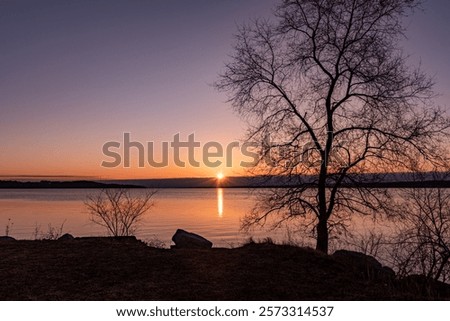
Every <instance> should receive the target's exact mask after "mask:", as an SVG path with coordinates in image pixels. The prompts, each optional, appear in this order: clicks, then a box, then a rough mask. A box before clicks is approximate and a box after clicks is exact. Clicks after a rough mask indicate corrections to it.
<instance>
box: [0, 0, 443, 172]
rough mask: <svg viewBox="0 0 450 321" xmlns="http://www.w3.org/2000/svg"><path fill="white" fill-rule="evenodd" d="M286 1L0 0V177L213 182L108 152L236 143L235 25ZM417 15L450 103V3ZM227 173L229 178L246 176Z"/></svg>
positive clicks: (421, 40)
mask: <svg viewBox="0 0 450 321" xmlns="http://www.w3.org/2000/svg"><path fill="white" fill-rule="evenodd" d="M275 3H277V1H275V0H164V1H163V0H148V1H144V0H130V1H125V0H123V1H114V0H107V1H64V0H56V1H46V0H40V1H32V0H29V1H21V0H14V1H13V0H11V1H9V0H7V1H5V0H0V44H1V50H0V137H1V142H0V175H75V176H83V175H86V176H99V177H104V178H113V177H175V176H177V177H186V176H212V175H214V174H215V172H216V169H214V170H212V169H208V168H203V167H202V168H199V169H192V168H191V169H185V170H180V169H176V170H175V169H174V168H166V169H162V170H159V171H156V170H153V169H149V168H147V169H142V170H136V169H118V170H106V169H102V168H101V167H100V162H101V161H102V160H104V159H105V157H104V156H103V155H102V152H101V147H102V145H103V144H104V143H105V142H107V141H111V140H117V141H121V140H122V134H123V132H130V133H131V136H132V139H134V140H138V141H141V142H146V141H149V140H155V141H157V142H160V141H161V140H170V139H171V138H172V137H173V135H174V134H176V133H180V135H181V137H182V138H186V137H187V135H189V134H191V133H195V134H196V138H197V139H198V140H200V141H202V142H207V141H213V140H214V141H219V142H222V143H228V142H231V141H233V140H236V139H241V138H242V137H243V136H244V132H245V124H244V123H243V122H241V121H240V120H239V118H238V117H237V116H236V115H234V114H233V112H232V111H231V109H230V106H229V105H227V104H226V103H224V101H225V96H224V95H223V94H219V93H217V92H216V91H215V90H214V89H213V88H212V87H211V86H210V84H211V83H212V82H214V81H215V80H216V78H217V74H218V73H219V72H220V70H221V68H222V67H223V63H224V61H226V60H227V54H228V53H230V52H231V44H232V40H233V38H232V35H233V33H234V32H235V31H236V24H240V23H242V22H244V21H247V20H248V19H249V18H255V17H258V16H268V15H270V12H271V8H272V7H273V4H275ZM424 9H425V11H424V12H417V13H416V14H415V15H414V16H413V17H411V18H409V19H408V26H409V27H408V32H407V35H408V40H405V43H404V47H405V49H406V51H407V52H409V53H411V54H412V61H413V62H418V61H419V59H420V60H421V62H422V66H423V68H424V69H425V70H426V71H427V72H428V73H429V74H431V75H435V79H436V82H437V84H436V87H435V89H436V91H437V92H438V93H440V94H441V96H440V97H439V98H438V100H437V101H438V102H439V103H440V104H442V105H444V106H448V102H449V101H450V89H449V88H450V76H449V75H450V65H449V59H450V58H449V57H450V41H449V38H448V33H449V32H450V3H449V2H448V1H444V0H432V1H431V0H430V1H427V2H426V3H425V5H424ZM235 173H237V172H236V171H235V170H228V172H227V173H226V174H230V175H232V174H235Z"/></svg>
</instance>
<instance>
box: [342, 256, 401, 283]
mask: <svg viewBox="0 0 450 321" xmlns="http://www.w3.org/2000/svg"><path fill="white" fill-rule="evenodd" d="M333 257H334V258H335V259H336V260H337V261H340V262H342V263H345V264H348V265H351V266H352V267H353V268H354V269H355V270H356V271H357V272H359V273H360V274H361V275H362V276H363V277H365V278H368V279H377V280H383V281H390V280H392V279H394V278H395V272H394V271H393V270H392V269H391V268H389V267H387V266H383V265H382V264H381V263H380V262H378V261H377V260H376V259H375V258H374V257H373V256H370V255H366V254H364V253H360V252H355V251H347V250H338V251H336V252H334V253H333Z"/></svg>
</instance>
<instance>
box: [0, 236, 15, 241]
mask: <svg viewBox="0 0 450 321" xmlns="http://www.w3.org/2000/svg"><path fill="white" fill-rule="evenodd" d="M15 240H16V239H15V238H14V237H11V236H0V242H11V241H15Z"/></svg>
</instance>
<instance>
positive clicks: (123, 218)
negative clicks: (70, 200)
mask: <svg viewBox="0 0 450 321" xmlns="http://www.w3.org/2000/svg"><path fill="white" fill-rule="evenodd" d="M155 193H156V191H153V190H152V191H149V192H147V193H145V194H143V195H141V196H133V195H131V192H130V190H129V189H105V190H102V191H101V192H100V193H98V194H95V195H89V196H88V197H87V200H86V201H85V205H86V207H87V209H88V211H89V214H90V220H91V221H92V222H94V223H96V224H98V225H100V226H103V227H105V228H106V229H107V230H108V233H109V234H111V235H112V236H130V235H133V234H134V233H135V231H136V229H137V225H138V223H139V222H140V221H141V220H142V218H143V216H144V214H145V213H146V212H147V211H148V210H149V209H150V208H151V207H152V206H153V205H154V202H153V201H152V198H153V196H154V195H155Z"/></svg>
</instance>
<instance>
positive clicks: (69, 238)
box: [58, 233, 74, 241]
mask: <svg viewBox="0 0 450 321" xmlns="http://www.w3.org/2000/svg"><path fill="white" fill-rule="evenodd" d="M73 239H74V237H73V235H72V234H69V233H66V234H64V235H62V236H60V237H59V238H58V241H72V240H73Z"/></svg>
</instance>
